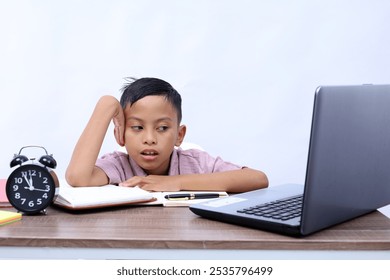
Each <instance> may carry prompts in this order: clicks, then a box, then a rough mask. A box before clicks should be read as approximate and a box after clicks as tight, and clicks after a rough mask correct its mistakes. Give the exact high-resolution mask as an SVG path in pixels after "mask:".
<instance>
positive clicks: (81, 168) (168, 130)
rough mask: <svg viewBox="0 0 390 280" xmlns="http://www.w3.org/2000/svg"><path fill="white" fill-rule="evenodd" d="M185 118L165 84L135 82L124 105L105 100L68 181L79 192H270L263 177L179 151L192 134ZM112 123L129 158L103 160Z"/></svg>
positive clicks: (109, 98)
mask: <svg viewBox="0 0 390 280" xmlns="http://www.w3.org/2000/svg"><path fill="white" fill-rule="evenodd" d="M181 118H182V113H181V97H180V95H179V93H178V92H177V91H176V90H175V89H174V88H173V87H172V86H171V85H170V84H169V83H167V82H165V81H163V80H160V79H156V78H142V79H138V80H134V81H133V82H130V83H129V84H128V85H125V87H124V88H123V94H122V97H121V99H120V102H119V101H118V100H117V99H116V98H115V97H112V96H103V97H101V98H100V100H99V101H98V103H97V104H96V107H95V109H94V111H93V113H92V116H91V118H90V120H89V122H88V124H87V126H86V128H85V129H84V131H83V133H82V134H81V136H80V139H79V141H78V142H77V144H76V147H75V149H74V152H73V155H72V158H71V160H70V163H69V166H68V168H67V170H66V180H67V181H68V183H69V184H70V185H73V186H100V185H106V184H109V183H110V184H119V185H121V186H125V187H134V186H139V187H140V188H142V189H145V190H148V191H180V190H213V191H226V192H245V191H249V190H253V189H258V188H264V187H267V186H268V179H267V177H266V175H265V174H264V173H263V172H261V171H258V170H254V169H250V168H247V167H240V166H237V165H235V164H232V163H228V162H224V161H222V159H221V158H219V157H218V158H213V157H211V156H210V155H209V154H207V153H206V152H204V151H200V150H194V149H193V150H182V149H180V148H177V149H176V148H175V146H176V147H179V146H180V144H181V143H182V142H183V139H184V136H185V134H186V126H185V125H181V124H180V122H181ZM111 121H113V123H114V126H115V128H114V135H115V139H116V141H117V143H118V144H119V145H120V146H122V147H123V146H124V147H125V148H126V150H127V154H126V153H122V152H113V153H110V154H106V155H104V156H103V157H101V158H99V159H98V155H99V152H100V148H101V146H102V143H103V140H104V137H105V134H106V132H107V128H108V126H109V124H110V122H111ZM167 175H169V176H167Z"/></svg>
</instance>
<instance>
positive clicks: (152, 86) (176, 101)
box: [120, 78, 182, 124]
mask: <svg viewBox="0 0 390 280" xmlns="http://www.w3.org/2000/svg"><path fill="white" fill-rule="evenodd" d="M128 80H129V83H127V84H125V85H124V86H123V88H122V91H123V93H122V96H121V99H120V104H121V106H122V108H123V109H125V107H126V106H127V104H130V106H131V105H133V104H134V103H135V102H137V101H138V100H140V99H141V98H144V97H146V96H151V95H158V96H164V97H165V99H166V100H167V101H168V102H169V103H171V105H172V106H173V108H175V110H176V113H177V119H178V123H179V124H180V122H181V118H182V112H181V96H180V94H179V93H178V92H177V91H176V90H175V89H174V88H173V87H172V86H171V85H170V84H169V83H167V82H166V81H163V80H161V79H157V78H141V79H135V78H129V79H128Z"/></svg>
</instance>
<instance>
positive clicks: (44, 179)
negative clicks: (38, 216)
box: [7, 164, 56, 213]
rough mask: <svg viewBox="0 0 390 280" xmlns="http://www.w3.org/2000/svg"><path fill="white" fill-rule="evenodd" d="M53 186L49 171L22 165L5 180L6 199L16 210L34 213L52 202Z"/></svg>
mask: <svg viewBox="0 0 390 280" xmlns="http://www.w3.org/2000/svg"><path fill="white" fill-rule="evenodd" d="M55 191H56V190H55V184H54V180H53V178H52V176H51V175H50V173H49V171H48V170H47V169H45V168H43V167H41V166H38V165H33V164H29V165H23V166H20V167H19V168H17V169H16V170H14V172H12V173H11V175H10V176H9V178H8V180H7V197H8V199H9V201H10V203H11V204H12V205H13V206H14V207H15V208H16V209H18V210H20V211H23V212H26V213H35V212H39V211H41V210H43V209H45V208H46V207H47V206H49V205H50V203H51V202H52V201H53V198H54V195H55Z"/></svg>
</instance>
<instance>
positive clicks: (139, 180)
mask: <svg viewBox="0 0 390 280" xmlns="http://www.w3.org/2000/svg"><path fill="white" fill-rule="evenodd" d="M119 185H120V186H123V187H135V186H138V187H140V188H141V189H144V190H146V191H155V192H174V191H180V190H181V188H180V182H179V180H178V176H163V175H149V176H146V177H140V176H134V177H132V178H130V179H129V180H127V181H125V182H122V183H120V184H119Z"/></svg>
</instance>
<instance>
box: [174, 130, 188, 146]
mask: <svg viewBox="0 0 390 280" xmlns="http://www.w3.org/2000/svg"><path fill="white" fill-rule="evenodd" d="M186 132H187V127H186V126H185V125H181V126H180V127H179V133H178V134H177V139H176V143H175V146H177V147H179V146H180V145H181V143H183V140H184V136H186Z"/></svg>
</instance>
